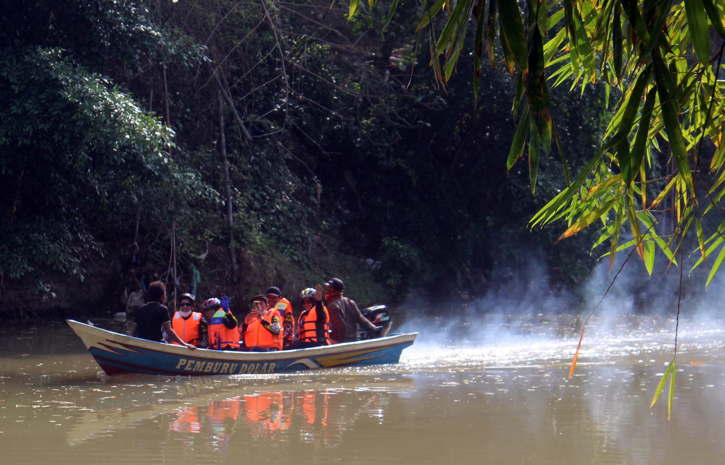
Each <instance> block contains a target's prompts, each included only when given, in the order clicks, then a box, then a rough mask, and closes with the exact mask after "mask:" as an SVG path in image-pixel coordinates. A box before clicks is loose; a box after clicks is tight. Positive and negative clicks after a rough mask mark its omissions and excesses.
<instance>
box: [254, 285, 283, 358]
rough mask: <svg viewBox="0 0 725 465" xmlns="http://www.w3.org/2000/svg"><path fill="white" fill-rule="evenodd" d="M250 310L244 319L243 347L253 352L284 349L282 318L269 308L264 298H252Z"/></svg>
mask: <svg viewBox="0 0 725 465" xmlns="http://www.w3.org/2000/svg"><path fill="white" fill-rule="evenodd" d="M251 304H252V308H251V310H250V311H249V313H248V314H247V316H246V318H245V319H244V345H245V346H246V347H247V350H251V351H253V352H270V351H273V350H282V349H283V348H284V332H283V328H282V317H281V316H280V314H279V312H278V311H277V310H276V309H275V308H271V307H270V306H269V301H268V300H267V297H266V296H263V295H258V296H254V297H252V300H251Z"/></svg>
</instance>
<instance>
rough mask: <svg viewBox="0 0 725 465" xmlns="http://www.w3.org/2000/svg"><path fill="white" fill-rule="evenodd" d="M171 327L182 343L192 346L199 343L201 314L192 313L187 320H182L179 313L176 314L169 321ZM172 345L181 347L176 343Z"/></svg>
mask: <svg viewBox="0 0 725 465" xmlns="http://www.w3.org/2000/svg"><path fill="white" fill-rule="evenodd" d="M171 327H172V328H174V332H175V333H176V334H177V335H178V336H179V337H180V338H181V340H182V341H184V342H186V343H188V344H194V345H198V344H199V343H200V342H201V313H199V312H192V313H191V315H190V316H189V318H184V317H182V316H181V313H180V312H176V313H174V318H173V319H172V320H171ZM174 344H176V345H181V344H179V343H178V342H176V341H174Z"/></svg>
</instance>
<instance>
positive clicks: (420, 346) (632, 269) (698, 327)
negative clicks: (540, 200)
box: [394, 254, 725, 362]
mask: <svg viewBox="0 0 725 465" xmlns="http://www.w3.org/2000/svg"><path fill="white" fill-rule="evenodd" d="M624 260H626V255H625V254H620V256H619V257H617V260H616V261H615V263H614V264H613V265H612V266H610V265H609V263H608V262H607V261H606V259H605V260H603V261H602V262H600V263H599V264H598V265H597V266H596V267H595V269H594V270H593V272H592V273H591V275H590V276H589V277H588V278H587V279H586V280H585V282H584V284H583V285H582V287H581V289H580V290H579V291H578V293H575V292H574V291H561V290H556V289H553V288H552V287H551V286H550V279H549V275H548V273H547V269H546V266H545V265H544V262H543V260H530V261H529V262H528V263H527V265H526V266H525V267H524V269H521V270H516V271H515V272H511V271H510V270H507V272H506V273H501V275H506V276H515V278H514V279H511V280H510V282H505V283H497V285H496V286H495V287H492V288H491V289H490V290H489V291H488V292H486V293H485V294H484V295H483V296H481V297H478V298H474V299H465V298H461V299H460V300H457V301H452V302H447V303H445V304H438V305H437V306H435V307H434V306H433V304H431V303H430V302H427V301H425V300H424V299H422V298H421V297H420V296H419V295H418V294H415V293H414V295H413V296H411V297H409V298H408V299H407V300H406V302H405V303H404V305H402V306H401V309H402V310H403V311H404V322H403V324H402V325H400V326H398V327H397V328H396V332H410V331H417V332H418V333H419V336H418V339H417V341H416V344H415V347H414V352H415V353H418V354H420V355H421V357H422V358H425V357H430V356H431V354H432V355H434V356H435V355H436V354H438V355H439V356H440V357H442V358H449V359H450V358H452V359H457V360H460V359H468V360H472V359H476V357H483V358H484V359H485V360H487V361H489V362H490V361H491V360H492V359H495V360H497V361H501V359H502V358H506V357H508V358H510V361H512V362H515V361H520V360H521V359H522V358H526V357H528V358H529V359H536V360H539V359H549V360H551V359H557V360H565V359H569V358H570V357H571V355H572V354H573V352H574V350H575V348H576V342H577V340H578V336H579V328H580V327H581V325H582V324H583V325H584V329H585V340H584V345H583V349H582V350H583V352H584V353H585V354H589V355H593V354H597V355H599V356H601V357H605V358H606V357H608V356H619V355H624V354H632V353H638V352H643V351H645V352H646V351H655V350H665V351H669V350H671V348H672V347H673V344H674V334H675V315H676V311H677V300H678V287H679V277H680V275H679V269H677V268H671V269H669V270H668V269H664V267H662V268H663V269H662V270H657V271H656V272H655V273H654V274H653V275H652V276H649V275H648V274H647V273H646V271H645V270H644V266H643V265H642V263H641V262H640V261H639V260H638V259H637V257H636V256H635V257H632V258H631V259H630V260H628V263H626V265H625V266H624V267H623V268H622V269H621V271H620V267H621V264H622V263H623V261H624ZM685 270H689V267H687V266H686V269H685ZM496 274H497V273H495V272H494V273H493V275H494V276H496ZM615 275H616V279H614V278H615ZM683 278H684V279H683V282H684V283H685V284H686V287H685V292H683V297H682V299H681V301H680V327H679V335H680V337H681V338H686V337H699V336H701V335H702V334H703V333H709V334H712V333H715V334H722V333H723V332H725V330H724V328H725V324H724V323H725V318H723V317H722V311H720V310H719V307H720V306H721V305H723V304H722V303H721V302H724V300H723V297H725V295H723V289H724V288H725V287H724V286H723V285H722V283H723V282H725V281H724V280H725V276H723V277H721V278H717V279H716V280H714V281H713V283H712V284H711V285H710V286H709V287H708V288H707V289H705V288H704V280H703V279H700V278H699V277H690V279H687V278H688V275H687V271H685V275H683ZM590 314H591V316H590ZM394 318H395V315H394ZM681 343H682V344H685V345H684V346H682V347H684V348H686V347H687V346H686V344H687V341H686V340H685V339H682V340H681Z"/></svg>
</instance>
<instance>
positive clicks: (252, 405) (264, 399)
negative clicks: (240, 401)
mask: <svg viewBox="0 0 725 465" xmlns="http://www.w3.org/2000/svg"><path fill="white" fill-rule="evenodd" d="M244 404H245V407H246V417H247V420H249V421H250V422H251V423H256V424H259V425H262V426H263V427H264V429H266V430H268V431H270V432H272V431H278V430H286V429H288V428H289V426H290V418H289V414H287V413H286V412H285V405H284V396H283V394H282V393H281V392H279V391H275V392H263V393H260V394H258V395H255V396H244Z"/></svg>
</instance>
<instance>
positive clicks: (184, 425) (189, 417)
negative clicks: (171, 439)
mask: <svg viewBox="0 0 725 465" xmlns="http://www.w3.org/2000/svg"><path fill="white" fill-rule="evenodd" d="M170 429H171V431H176V432H178V433H199V432H200V431H201V422H200V421H199V411H198V409H197V408H196V407H188V408H185V409H184V410H182V411H180V412H179V415H178V417H177V418H176V420H175V421H174V422H173V423H172V424H171V426H170Z"/></svg>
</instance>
